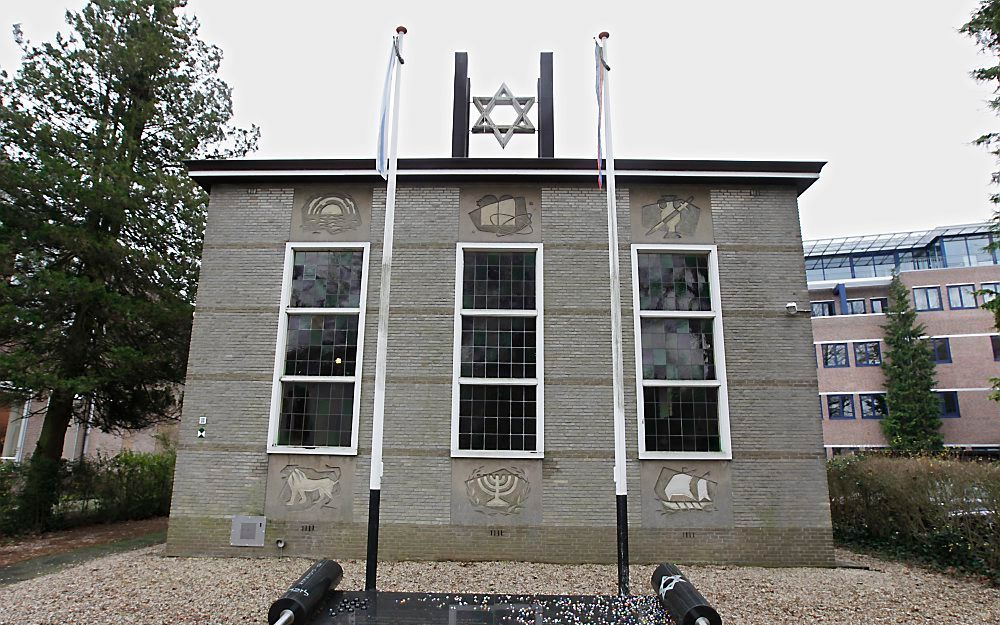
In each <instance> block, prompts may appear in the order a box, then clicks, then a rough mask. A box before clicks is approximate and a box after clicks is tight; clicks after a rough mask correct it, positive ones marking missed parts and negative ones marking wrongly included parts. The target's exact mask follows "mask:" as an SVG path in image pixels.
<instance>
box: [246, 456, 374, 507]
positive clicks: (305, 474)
mask: <svg viewBox="0 0 1000 625" xmlns="http://www.w3.org/2000/svg"><path fill="white" fill-rule="evenodd" d="M353 482H354V459H353V458H344V457H340V456H311V455H310V456H307V455H301V454H296V455H280V454H272V455H271V456H269V457H268V467H267V493H266V495H265V500H264V514H265V515H267V517H268V518H272V519H277V520H291V521H296V522H298V521H303V522H314V521H319V522H340V523H346V522H349V521H350V520H351V519H352V517H353V514H352V510H351V501H352V500H351V493H352V492H353V490H352V489H353Z"/></svg>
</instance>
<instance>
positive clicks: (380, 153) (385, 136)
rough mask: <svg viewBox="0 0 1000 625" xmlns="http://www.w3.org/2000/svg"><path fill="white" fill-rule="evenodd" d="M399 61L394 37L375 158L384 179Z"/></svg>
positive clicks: (386, 72) (390, 51) (387, 161)
mask: <svg viewBox="0 0 1000 625" xmlns="http://www.w3.org/2000/svg"><path fill="white" fill-rule="evenodd" d="M397 61H398V54H397V51H396V37H393V38H392V47H391V48H390V49H389V65H388V67H386V69H385V84H384V86H383V87H382V108H381V110H380V111H379V117H378V148H377V155H376V157H375V169H377V170H378V173H379V174H381V176H382V178H383V179H386V178H387V177H388V173H387V172H388V171H389V149H388V146H389V100H390V95H391V93H392V72H393V70H394V69H396V62H397Z"/></svg>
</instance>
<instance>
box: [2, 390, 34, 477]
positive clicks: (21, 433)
mask: <svg viewBox="0 0 1000 625" xmlns="http://www.w3.org/2000/svg"><path fill="white" fill-rule="evenodd" d="M13 407H14V405H11V406H10V407H9V408H13ZM20 412H21V416H20V417H14V411H13V410H11V411H10V417H8V419H7V434H8V435H9V434H10V424H11V423H13V422H14V421H20V423H18V428H17V442H16V443H14V445H15V446H14V455H12V456H2V455H0V460H9V461H11V462H14V463H20V462H21V461H22V460H23V459H24V443H25V439H26V438H27V436H28V418H29V417H30V415H31V398H28V399H25V400H24V401H23V402H22V404H21V411H20ZM2 447H3V446H2V445H0V452H2V451H3V449H2Z"/></svg>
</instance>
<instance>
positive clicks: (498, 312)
mask: <svg viewBox="0 0 1000 625" xmlns="http://www.w3.org/2000/svg"><path fill="white" fill-rule="evenodd" d="M455 249H456V251H455V327H454V334H455V336H454V345H453V347H454V349H453V352H452V383H451V387H452V388H451V457H452V458H543V457H545V319H544V310H545V298H544V288H543V283H544V279H543V270H542V268H543V259H542V244H541V243H458V244H457V245H456V248H455ZM517 250H521V251H524V250H533V251H534V252H535V309H534V310H503V309H485V308H483V309H480V308H473V309H467V308H462V286H463V284H462V282H463V274H464V273H465V271H464V270H465V252H501V253H502V252H510V251H517ZM463 315H468V316H481V317H534V318H535V320H536V321H535V376H536V377H534V378H463V377H461V373H462V316H463ZM462 384H480V385H486V384H494V385H501V384H510V385H518V386H520V385H526V386H530V385H534V386H535V450H534V451H527V450H502V449H459V448H458V413H459V399H460V396H461V385H462Z"/></svg>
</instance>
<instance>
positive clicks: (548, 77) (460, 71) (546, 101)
mask: <svg viewBox="0 0 1000 625" xmlns="http://www.w3.org/2000/svg"><path fill="white" fill-rule="evenodd" d="M536 104H537V105H538V106H537V107H536V106H535V105H536ZM470 105H472V106H475V107H476V111H477V113H478V115H479V117H478V118H477V119H476V121H475V122H474V123H472V124H471V125H470V123H469V122H470V117H469V109H470ZM508 107H509V108H510V109H513V113H514V121H512V122H511V123H499V122H497V121H496V119H494V116H495V115H496V114H497V113H499V112H500V111H502V109H504V108H508ZM533 110H534V111H537V119H538V122H537V124H538V125H537V128H536V126H535V124H534V123H532V121H531V118H530V117H529V113H531V112H532V111H533ZM503 112H504V113H507V111H503ZM496 117H497V119H499V118H500V116H499V115H496ZM473 134H477V135H478V134H491V135H493V137H494V138H496V140H497V142H498V143H499V144H500V147H501V148H506V147H507V144H508V143H509V142H510V140H511V139H512V138H513V137H514V135H519V134H537V136H538V156H539V158H552V157H554V156H555V131H554V129H553V106H552V53H551V52H542V53H541V55H540V72H539V78H538V93H537V95H536V96H535V97H531V96H523V95H522V96H516V95H514V91H513V90H512V89H511V88H510V87H508V86H507V83H501V84H500V88H499V89H497V90H496V92H495V93H494V94H493V95H492V96H472V82H471V81H470V80H469V55H468V53H467V52H456V53H455V97H454V111H453V118H452V133H451V155H452V157H454V158H467V157H468V156H469V136H470V135H473Z"/></svg>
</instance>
